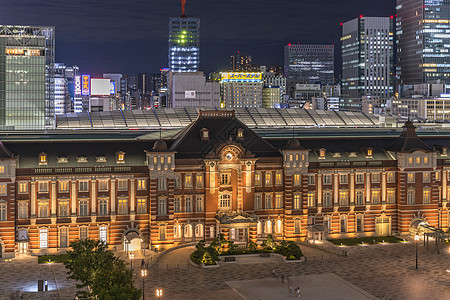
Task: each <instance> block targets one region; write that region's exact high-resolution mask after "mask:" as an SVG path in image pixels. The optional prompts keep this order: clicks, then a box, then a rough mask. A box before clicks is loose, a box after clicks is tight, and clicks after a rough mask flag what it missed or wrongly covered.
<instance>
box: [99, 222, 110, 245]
mask: <svg viewBox="0 0 450 300" xmlns="http://www.w3.org/2000/svg"><path fill="white" fill-rule="evenodd" d="M99 240H100V241H101V242H104V243H107V242H108V229H107V227H106V226H100V228H99Z"/></svg>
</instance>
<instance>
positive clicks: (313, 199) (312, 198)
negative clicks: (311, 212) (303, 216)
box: [308, 192, 316, 207]
mask: <svg viewBox="0 0 450 300" xmlns="http://www.w3.org/2000/svg"><path fill="white" fill-rule="evenodd" d="M315 206H316V193H314V192H309V193H308V207H315Z"/></svg>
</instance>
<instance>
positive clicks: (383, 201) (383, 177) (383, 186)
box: [381, 172, 387, 204]
mask: <svg viewBox="0 0 450 300" xmlns="http://www.w3.org/2000/svg"><path fill="white" fill-rule="evenodd" d="M386 194H387V193H386V172H382V173H381V204H386Z"/></svg>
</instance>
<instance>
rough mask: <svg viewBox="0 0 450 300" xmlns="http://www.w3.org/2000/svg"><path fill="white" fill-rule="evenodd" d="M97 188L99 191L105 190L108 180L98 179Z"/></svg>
mask: <svg viewBox="0 0 450 300" xmlns="http://www.w3.org/2000/svg"><path fill="white" fill-rule="evenodd" d="M98 190H99V191H107V190H108V180H99V181H98Z"/></svg>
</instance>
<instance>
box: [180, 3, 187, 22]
mask: <svg viewBox="0 0 450 300" xmlns="http://www.w3.org/2000/svg"><path fill="white" fill-rule="evenodd" d="M185 5H186V0H181V17H182V18H186V17H187V16H186V14H185Z"/></svg>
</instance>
